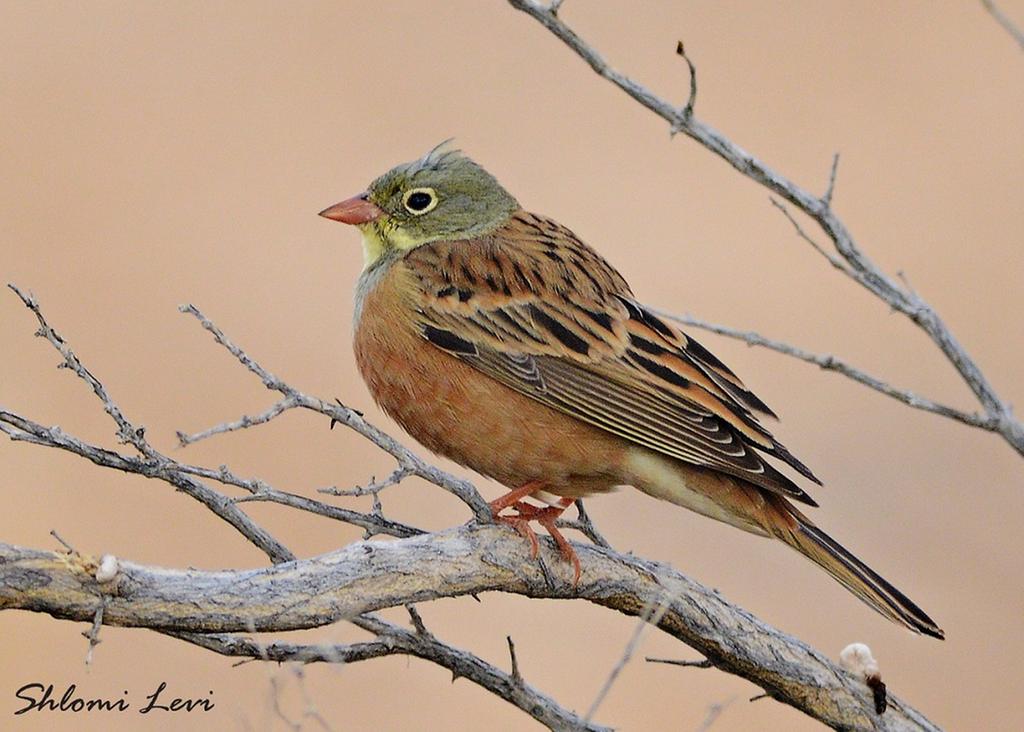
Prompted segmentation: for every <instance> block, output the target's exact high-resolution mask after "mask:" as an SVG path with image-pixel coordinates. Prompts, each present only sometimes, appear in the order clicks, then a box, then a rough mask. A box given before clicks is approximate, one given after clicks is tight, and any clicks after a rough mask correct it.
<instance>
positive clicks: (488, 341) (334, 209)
mask: <svg viewBox="0 0 1024 732" xmlns="http://www.w3.org/2000/svg"><path fill="white" fill-rule="evenodd" d="M321 215H322V216H325V217H327V218H329V219H334V220H335V221H340V222H343V223H346V224H352V225H355V226H357V227H358V228H359V229H360V231H361V232H362V236H363V249H364V255H365V268H364V269H363V272H362V275H361V276H360V278H359V284H358V286H357V288H356V308H355V353H356V360H357V362H358V365H359V370H360V372H361V373H362V375H363V378H364V379H365V380H366V383H367V385H368V386H369V388H370V391H371V393H372V394H373V396H374V398H375V399H376V400H377V402H378V403H379V404H380V406H381V407H382V408H383V409H384V411H385V412H387V413H388V414H389V415H390V416H391V417H393V418H394V419H395V421H397V422H398V423H399V424H400V425H401V426H402V427H403V428H404V429H405V430H406V431H408V432H409V434H411V435H412V436H413V437H415V438H416V439H417V440H418V441H419V442H421V443H422V444H423V445H425V446H426V447H427V448H429V449H430V450H432V451H434V452H435V453H438V454H440V455H444V456H445V457H448V458H450V459H452V460H454V461H456V462H458V463H460V464H462V465H465V466H467V467H469V468H472V469H473V470H475V471H477V472H479V473H482V474H484V475H487V476H489V477H491V478H494V479H495V480H497V481H499V482H501V483H503V484H504V485H506V486H508V487H509V488H510V489H511V490H510V492H509V493H507V494H506V495H504V496H502V497H501V498H499V499H497V500H495V501H493V502H492V503H491V509H492V511H493V512H494V514H495V516H496V518H497V519H498V520H500V521H503V522H505V523H509V524H511V525H512V526H513V527H515V528H516V529H517V530H518V531H519V532H520V533H521V534H522V535H523V536H524V537H526V538H527V539H529V540H530V541H531V543H532V545H533V549H534V552H536V547H537V537H536V534H535V533H534V531H533V529H532V527H531V526H530V522H532V521H535V522H537V523H538V524H540V525H541V526H543V527H545V528H546V529H547V530H548V532H549V533H550V534H551V536H552V537H553V538H554V540H555V542H556V543H557V545H558V546H559V548H560V550H561V552H562V554H563V555H564V556H565V557H566V558H567V559H568V560H569V561H571V562H572V563H573V566H574V570H575V578H576V580H577V581H578V579H579V573H580V565H579V560H578V558H577V556H576V553H575V552H574V551H573V549H572V546H571V545H570V544H569V542H568V541H566V540H565V538H564V537H563V536H562V534H561V533H560V532H559V531H558V529H557V528H556V527H555V520H556V519H557V518H558V516H559V515H560V514H561V513H562V512H563V511H564V510H565V509H566V508H567V507H568V506H569V505H571V503H572V502H573V500H574V499H576V498H580V497H583V496H590V495H593V494H597V493H605V492H607V491H610V490H612V489H613V488H615V487H617V486H623V485H629V486H634V487H636V488H637V489H639V490H641V491H643V492H644V493H647V494H648V495H651V496H654V497H655V498H661V499H663V500H667V501H670V502H671V503H674V504H677V505H679V506H683V507H684V508H689V509H690V510H692V511H696V512H697V513H700V514H703V515H705V516H708V517H710V518H713V519H717V520H719V521H724V522H725V523H727V524H730V525H732V526H736V527H738V528H740V529H743V530H744V531H749V532H751V533H754V534H758V535H761V536H767V537H773V538H776V539H779V540H781V541H783V542H784V543H786V544H788V545H789V546H791V547H793V548H794V549H796V550H797V551H798V552H800V553H801V554H803V555H804V556H806V557H808V558H809V559H810V560H811V561H813V562H815V563H816V564H818V565H819V566H821V567H822V568H823V569H824V570H825V571H827V572H828V573H829V574H831V575H832V576H833V577H835V578H836V579H837V580H839V582H841V583H842V584H843V585H844V586H845V587H846V588H847V589H849V590H850V591H851V592H853V593H854V594H855V595H857V596H858V597H859V598H860V599H862V600H863V601H864V602H866V603H867V604H868V605H870V606H871V607H873V608H874V609H875V610H877V611H878V612H880V613H881V614H882V615H884V616H886V617H887V618H889V619H891V620H893V621H895V622H897V623H901V624H903V625H905V626H906V627H908V628H910V629H911V630H914V631H917V632H920V633H926V634H928V635H932V636H935V637H937V638H942V637H943V632H942V630H941V629H940V628H939V627H938V626H937V625H936V624H935V623H934V622H933V621H932V620H931V618H929V617H928V615H926V614H925V613H924V612H923V611H922V610H921V609H920V608H919V607H917V605H915V604H914V603H913V602H911V601H910V600H909V599H908V598H907V597H906V596H905V595H903V593H901V592H900V591H899V590H897V589H896V588H895V587H893V586H892V585H891V584H889V583H888V582H887V581H886V580H884V579H883V578H882V577H880V576H879V575H878V574H876V573H875V572H874V571H873V570H871V569H870V568H869V567H868V566H867V565H865V564H864V563H863V562H861V561H860V560H859V559H857V558H856V557H855V556H853V555H852V554H851V553H850V552H848V551H847V550H846V549H844V548H843V547H842V546H840V545H839V544H838V543H836V542H835V541H834V540H833V539H832V538H830V537H829V536H827V535H826V534H825V533H824V532H823V531H821V529H819V528H817V527H816V526H815V525H814V524H813V523H812V522H811V521H810V520H809V519H808V518H807V517H806V516H804V514H803V513H802V512H801V511H799V510H798V509H797V508H796V507H795V506H794V505H793V503H792V502H791V501H797V502H800V503H804V504H808V505H810V506H816V505H817V504H816V503H815V502H814V500H813V499H812V498H811V497H810V496H808V495H807V493H805V492H804V491H803V489H801V488H800V487H799V486H798V485H797V484H796V483H795V482H794V481H793V480H792V479H791V478H789V477H787V476H786V475H785V474H783V473H782V472H781V471H780V470H778V469H777V468H776V467H774V466H773V465H772V463H771V462H769V460H768V459H767V458H774V459H776V460H778V461H781V462H782V463H785V464H786V465H788V466H789V467H790V468H792V469H793V470H795V471H796V472H797V473H799V474H800V475H802V476H803V477H804V478H806V479H809V480H812V481H814V482H816V483H818V482H819V481H818V480H817V478H815V476H814V474H813V473H812V472H811V471H810V470H809V469H808V468H807V466H805V465H804V464H803V463H802V462H800V461H799V460H798V459H797V458H796V457H794V456H793V455H792V453H790V452H789V450H787V449H786V448H785V447H784V446H783V445H782V444H781V443H780V442H779V441H778V440H776V439H775V438H774V437H773V436H772V435H771V433H770V432H769V431H768V430H767V429H766V428H765V427H764V425H762V424H761V422H760V421H759V420H758V417H757V415H758V414H760V415H768V416H772V417H774V416H775V415H774V414H773V413H772V411H771V410H770V409H769V408H768V407H767V405H765V403H764V402H763V401H761V400H760V399H759V398H758V397H757V396H755V395H754V394H753V393H752V392H751V391H750V390H749V389H747V387H746V386H744V385H743V382H742V381H740V379H739V378H738V377H737V376H736V375H735V374H734V373H733V372H732V371H731V370H730V369H729V368H728V367H727V366H726V365H725V364H724V363H722V362H721V361H720V360H718V359H717V358H716V357H715V356H714V355H713V354H712V353H711V352H710V351H708V350H707V349H706V348H704V347H703V346H702V345H701V344H700V343H698V342H697V341H696V340H694V339H693V338H692V337H690V336H688V335H687V334H685V333H683V332H682V331H681V330H680V329H679V328H677V327H676V326H675V325H673V324H672V323H670V322H666V320H664V319H662V318H659V317H658V316H657V315H655V314H654V313H653V312H651V310H650V309H648V308H647V307H645V306H644V305H643V304H642V303H641V302H640V301H638V300H637V299H636V297H635V296H634V295H633V292H632V290H631V289H630V287H629V285H628V284H626V281H625V280H624V279H623V278H622V276H621V275H620V274H619V273H618V272H617V271H615V269H613V268H612V266H611V265H610V264H608V263H607V262H606V261H605V260H604V259H603V258H602V257H601V256H600V255H599V254H598V253H597V252H595V251H594V250H593V249H591V248H590V247H589V246H587V245H586V244H585V243H583V242H582V241H580V239H578V238H577V237H576V235H575V234H573V233H572V232H571V231H570V230H569V229H567V228H566V227H564V226H562V225H561V224H559V223H557V222H556V221H553V220H551V219H549V218H546V217H544V216H540V215H538V214H534V213H530V212H528V211H525V210H524V209H522V208H521V207H520V206H519V204H518V203H517V202H516V199H515V198H513V197H512V196H511V195H510V194H509V193H508V192H507V191H506V190H505V189H504V188H503V187H502V186H501V184H500V183H498V181H497V180H496V179H495V178H494V177H493V176H492V175H491V174H490V173H488V172H487V171H486V170H484V169H483V168H482V167H480V166H479V165H477V164H476V163H475V162H473V161H472V160H470V159H469V158H468V157H466V156H465V155H463V154H462V153H461V152H459V151H457V150H454V149H451V148H450V147H448V146H447V145H441V146H438V147H437V148H435V149H433V150H431V151H430V152H429V153H427V154H426V155H425V156H424V157H422V158H420V159H419V160H414V161H412V162H410V163H406V164H403V165H399V166H397V167H395V168H393V169H392V170H390V171H388V172H387V173H385V174H384V175H382V176H381V177H379V178H377V179H376V180H375V181H373V183H371V184H370V187H369V189H368V190H367V191H366V192H365V193H361V194H359V195H358V196H355V197H353V198H350V199H348V200H346V201H342V202H341V203H338V204H336V205H334V206H331V207H330V208H328V209H326V210H324V211H322V212H321ZM527 497H530V498H532V499H534V500H537V501H539V502H541V503H542V504H544V505H543V506H537V505H534V504H532V503H529V502H527V501H526V500H525V499H526V498H527ZM506 510H508V511H511V513H509V514H503V513H502V512H503V511H506Z"/></svg>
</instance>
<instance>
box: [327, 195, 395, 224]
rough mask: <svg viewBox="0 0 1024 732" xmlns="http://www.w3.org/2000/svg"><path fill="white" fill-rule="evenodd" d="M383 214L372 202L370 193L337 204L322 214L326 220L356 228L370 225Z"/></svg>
mask: <svg viewBox="0 0 1024 732" xmlns="http://www.w3.org/2000/svg"><path fill="white" fill-rule="evenodd" d="M383 214H384V212H383V211H382V210H381V209H380V208H379V207H378V206H377V204H375V203H373V202H372V201H371V200H370V198H369V194H368V193H360V194H359V195H358V196H353V197H352V198H349V199H347V200H345V201H342V202H341V203H336V204H334V205H333V206H331V207H329V208H325V209H324V210H323V211H321V212H320V215H321V216H323V217H324V218H325V219H333V220H334V221H340V222H341V223H343V224H353V225H355V226H359V225H360V224H366V223H369V222H370V221H373V220H374V219H376V218H378V217H380V216H382V215H383Z"/></svg>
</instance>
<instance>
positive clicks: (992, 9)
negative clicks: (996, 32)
mask: <svg viewBox="0 0 1024 732" xmlns="http://www.w3.org/2000/svg"><path fill="white" fill-rule="evenodd" d="M981 4H982V5H983V6H984V7H985V10H987V11H988V12H989V15H991V16H992V17H993V18H995V19H996V22H997V23H999V25H1001V26H1002V27H1003V30H1005V31H1006V32H1007V33H1009V34H1010V36H1011V37H1012V38H1013V40H1015V41H1017V45H1018V46H1020V47H1021V50H1022V51H1024V31H1022V30H1021V29H1020V28H1018V27H1017V26H1016V25H1015V24H1014V22H1013V21H1012V20H1010V16H1008V15H1007V14H1006V13H1004V12H1003V11H1002V10H1001V9H1000V8H999V6H998V5H996V4H995V3H994V2H993V0H981Z"/></svg>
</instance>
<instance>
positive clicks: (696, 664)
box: [644, 656, 714, 668]
mask: <svg viewBox="0 0 1024 732" xmlns="http://www.w3.org/2000/svg"><path fill="white" fill-rule="evenodd" d="M644 660H645V661H647V662H648V663H664V664H668V665H669V666H686V667H687V668H712V667H713V666H714V664H713V663H711V661H709V660H708V659H706V658H705V659H704V660H703V661H681V660H679V659H676V658H651V657H650V656H647V657H646V658H645V659H644Z"/></svg>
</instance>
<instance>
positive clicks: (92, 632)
mask: <svg viewBox="0 0 1024 732" xmlns="http://www.w3.org/2000/svg"><path fill="white" fill-rule="evenodd" d="M104 607H105V605H104V603H102V602H101V603H100V604H99V605H98V606H97V607H96V614H95V615H94V616H93V619H92V627H91V628H90V629H89V630H87V631H85V632H84V633H82V635H84V636H85V637H86V638H87V639H88V640H89V650H87V651H86V652H85V665H86V666H91V665H92V651H93V649H94V648H95V647H96V646H98V645H99V644H100V643H101V641H100V628H102V627H103V608H104Z"/></svg>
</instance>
